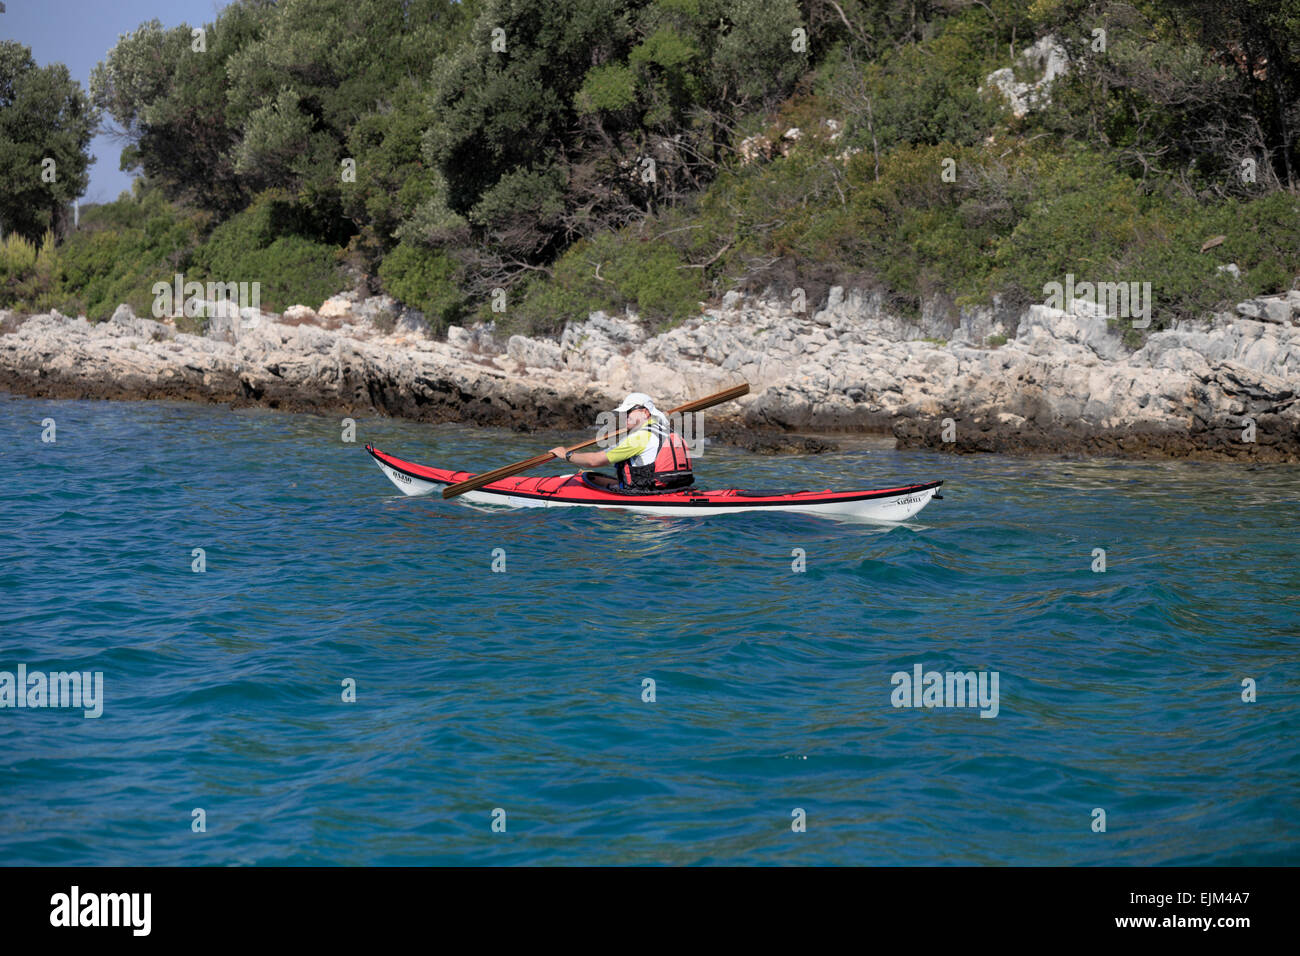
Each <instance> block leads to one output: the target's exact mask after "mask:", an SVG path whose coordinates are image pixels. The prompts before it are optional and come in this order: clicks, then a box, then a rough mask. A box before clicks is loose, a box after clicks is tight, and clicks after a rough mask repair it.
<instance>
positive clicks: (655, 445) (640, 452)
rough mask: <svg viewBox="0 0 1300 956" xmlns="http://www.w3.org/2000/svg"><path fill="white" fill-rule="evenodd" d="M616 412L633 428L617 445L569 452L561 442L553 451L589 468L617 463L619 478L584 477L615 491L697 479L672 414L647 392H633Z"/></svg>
mask: <svg viewBox="0 0 1300 956" xmlns="http://www.w3.org/2000/svg"><path fill="white" fill-rule="evenodd" d="M614 412H615V414H617V415H620V416H626V421H627V427H628V428H629V429H630V431H629V432H628V433H627V434H626V435H624V436H623V440H622V441H620V442H619V443H618V444H617V445H615V446H614V447H613V448H610V449H608V450H606V451H588V452H582V451H575V452H572V453H569V454H565V450H564V446H563V445H558V446H556V447H555V448H552V449H551V454H552V455H554V456H555V457H557V458H563V459H565V461H571V462H573V463H574V464H575V465H580V466H584V467H587V468H600V467H603V466H604V465H613V466H614V472H615V475H616V476H617V477H616V478H610V477H609V476H608V475H596V474H589V475H585V476H584V477H585V478H586V480H587V481H589V482H591V483H592V484H593V485H599V486H600V487H602V488H609V489H611V490H614V491H631V492H646V491H665V490H668V489H671V488H685V487H687V486H688V485H690V484H692V483H693V482H694V480H695V477H694V475H693V474H692V472H691V456H690V453H689V452H688V451H687V449H686V442H685V441H683V440H682V437H681V436H680V435H678V434H677V433H676V432H674V431H673V429H672V425H671V423H670V422H669V421H668V416H666V415H665V414H664V413H663V412H661V411H659V410H658V409H657V408H655V403H654V399H652V398H651V397H650V396H649V395H646V394H645V393H644V392H632V393H631V394H630V395H628V397H627V398H625V399H623V404H621V405H619V406H618V408H616V409H614Z"/></svg>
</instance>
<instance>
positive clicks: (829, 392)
mask: <svg viewBox="0 0 1300 956" xmlns="http://www.w3.org/2000/svg"><path fill="white" fill-rule="evenodd" d="M218 311H219V310H218ZM947 314H948V313H947V312H946V311H944V310H939V309H934V310H927V311H926V312H925V313H923V314H922V316H921V317H920V319H919V320H917V321H910V320H905V319H901V318H899V317H897V316H895V315H892V314H890V313H889V312H888V311H887V310H886V309H885V308H884V307H883V306H882V304H881V302H880V300H879V299H878V298H876V297H873V296H869V295H859V294H848V295H845V294H844V292H843V290H841V289H838V288H836V289H832V290H831V291H830V294H829V297H828V300H827V302H826V303H825V306H824V307H823V308H821V309H817V310H810V311H809V312H804V313H800V312H794V311H792V310H791V309H790V308H789V307H788V305H786V304H784V303H782V302H780V301H776V300H772V299H753V300H748V299H745V298H743V297H741V296H739V295H738V294H736V293H731V294H729V295H728V296H727V297H726V299H725V300H724V301H723V303H722V305H721V307H719V308H712V309H706V310H704V311H703V312H702V313H701V314H700V315H699V316H697V317H694V318H692V319H690V320H688V321H687V322H685V323H683V324H682V325H680V326H678V327H676V328H673V329H670V330H668V331H666V332H663V333H660V334H657V335H651V334H649V333H648V332H647V331H646V330H645V328H644V327H643V326H642V324H641V323H640V322H638V321H636V319H635V317H631V316H629V317H614V316H608V315H605V314H603V313H593V314H592V315H591V316H589V317H588V318H587V319H586V320H584V321H581V322H571V323H569V325H568V326H566V328H565V330H564V333H563V334H562V335H561V336H560V337H559V338H558V339H546V338H530V337H525V336H518V335H516V336H510V337H508V338H505V339H504V340H503V337H501V336H498V335H495V334H494V333H493V331H492V329H490V328H486V327H482V326H478V327H475V328H472V329H463V328H458V327H453V328H452V329H451V330H450V331H449V333H448V336H447V339H446V340H445V341H443V340H434V339H431V338H429V337H428V336H427V335H426V334H425V331H424V329H425V326H424V323H423V321H422V320H421V318H420V317H419V315H418V313H411V312H409V311H406V310H402V309H401V308H400V307H399V306H398V305H397V304H396V303H394V302H393V301H392V300H391V299H387V298H386V297H375V298H370V299H363V298H361V297H360V296H358V295H355V294H350V293H349V294H344V295H340V296H335V297H334V298H332V299H330V300H328V301H327V302H325V303H324V304H323V305H322V306H321V308H320V309H310V308H307V307H304V306H294V307H293V308H291V309H289V310H287V311H286V312H285V313H284V314H283V315H272V314H265V313H260V312H253V311H251V310H244V312H243V314H238V313H234V312H233V310H232V311H231V312H230V313H228V314H226V315H221V314H218V316H217V317H215V318H213V319H211V320H209V322H208V328H207V331H206V333H205V334H203V335H192V334H186V333H183V332H178V331H177V330H176V328H175V327H174V326H173V325H172V324H170V323H167V322H157V321H154V320H152V319H145V318H138V317H136V316H135V315H134V314H132V313H131V310H130V309H129V308H127V307H125V306H123V307H120V308H119V309H118V310H117V312H116V313H115V314H114V315H113V317H112V319H110V320H109V321H107V322H103V323H98V324H92V323H88V322H86V321H85V320H84V319H80V318H70V317H67V316H62V315H59V314H58V313H53V314H49V315H35V316H29V317H22V316H17V315H14V314H12V313H6V312H0V389H3V390H7V391H10V392H14V393H17V394H23V395H29V396H35V397H49V398H95V399H169V400H183V401H201V402H215V403H228V404H231V405H236V406H239V405H262V406H267V407H270V408H279V409H284V410H287V411H303V412H316V413H342V414H347V415H353V416H356V415H370V414H381V415H389V416H394V417H401V418H408V419H413V420H416V421H425V422H447V421H455V422H464V423H472V424H476V425H485V426H497V427H507V428H514V429H517V430H526V431H532V430H541V429H586V428H590V427H592V426H593V424H594V423H595V421H596V417H597V415H598V414H599V413H600V412H601V411H603V410H606V409H608V408H610V407H612V405H613V404H614V403H615V402H616V401H617V399H618V398H620V397H621V395H622V394H623V393H624V392H626V391H631V390H640V391H647V392H650V393H651V394H653V395H655V396H656V398H657V399H658V400H659V401H660V402H661V404H662V405H663V406H664V407H671V406H672V405H675V404H678V403H680V402H682V401H686V400H688V399H690V398H693V397H697V396H699V395H702V394H707V393H709V392H713V391H718V390H720V389H722V388H725V387H726V386H728V385H732V384H735V383H737V382H740V381H747V382H749V383H750V386H751V388H752V392H751V394H750V395H749V396H746V397H745V398H744V399H742V400H740V402H738V403H737V404H736V406H735V407H734V408H733V409H730V410H726V411H723V410H720V412H721V414H719V415H716V416H714V417H712V418H710V419H709V421H708V423H707V425H706V434H707V435H708V436H709V437H710V438H713V439H715V440H720V441H724V442H726V443H728V444H739V445H742V446H745V447H750V448H752V449H753V450H756V451H766V452H776V453H782V452H813V451H818V450H824V449H825V448H827V447H833V445H830V444H828V443H827V442H825V441H824V440H820V439H816V438H806V437H801V436H800V434H799V433H800V432H815V433H819V434H822V433H836V432H839V433H876V434H887V435H893V436H894V438H895V440H896V442H897V445H898V447H901V448H931V449H936V450H943V451H951V452H980V451H986V452H1000V453H1009V454H1018V455H1043V454H1047V455H1063V454H1064V455H1071V456H1121V457H1162V458H1196V459H1227V460H1251V461H1259V462H1300V292H1290V293H1286V294H1285V295H1281V296H1273V297H1267V298H1261V299H1254V300H1249V301H1247V302H1243V303H1241V304H1239V305H1238V306H1237V309H1236V313H1235V314H1234V313H1220V314H1218V315H1215V316H1212V317H1211V318H1210V319H1209V320H1207V321H1206V322H1203V323H1192V322H1183V323H1179V324H1178V325H1176V326H1175V327H1174V328H1172V329H1168V330H1165V331H1162V332H1157V333H1154V334H1152V335H1150V336H1149V337H1148V339H1147V340H1146V342H1145V344H1144V345H1143V347H1142V348H1141V349H1138V350H1136V351H1133V350H1131V349H1129V348H1128V347H1127V346H1125V345H1124V343H1123V341H1122V338H1121V331H1120V328H1118V327H1117V323H1116V322H1115V321H1114V320H1108V319H1107V318H1106V316H1105V315H1104V314H1101V313H1100V311H1099V310H1098V309H1097V308H1096V307H1095V306H1092V305H1091V304H1090V303H1088V302H1085V301H1084V300H1082V299H1077V300H1075V301H1074V302H1073V303H1071V307H1070V310H1069V311H1065V310H1061V309H1054V308H1050V307H1047V306H1042V305H1033V306H1029V307H1028V308H1027V309H1025V310H1023V311H1020V312H1014V311H1011V310H1005V309H971V310H962V312H961V313H960V319H959V320H957V321H953V320H951V319H948V318H946V315H947Z"/></svg>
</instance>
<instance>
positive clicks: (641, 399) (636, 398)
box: [614, 392, 656, 415]
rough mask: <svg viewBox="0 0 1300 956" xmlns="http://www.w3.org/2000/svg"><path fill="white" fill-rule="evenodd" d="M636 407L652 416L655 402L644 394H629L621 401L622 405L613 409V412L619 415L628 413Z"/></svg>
mask: <svg viewBox="0 0 1300 956" xmlns="http://www.w3.org/2000/svg"><path fill="white" fill-rule="evenodd" d="M638 405H640V406H641V407H642V408H644V409H645V410H646V411H647V412H649V413H650V414H652V415H653V414H654V413H655V411H656V409H655V400H654V399H653V398H651V397H650V396H649V395H647V394H646V393H645V392H629V393H628V396H627V398H625V399H623V404H622V405H620V406H618V408H616V409H614V411H616V412H619V413H623V412H630V411H631V410H632V409H634V408H636V407H637V406H638Z"/></svg>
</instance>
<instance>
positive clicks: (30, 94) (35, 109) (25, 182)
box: [0, 40, 98, 242]
mask: <svg viewBox="0 0 1300 956" xmlns="http://www.w3.org/2000/svg"><path fill="white" fill-rule="evenodd" d="M97 121H98V119H97V116H96V113H95V110H94V108H93V107H92V106H91V104H90V100H89V99H88V98H87V96H86V94H85V93H84V92H83V91H82V89H81V86H80V84H78V83H77V82H76V81H75V80H73V79H72V77H71V76H70V75H69V73H68V68H67V67H66V66H64V65H63V64H62V63H55V64H51V65H50V66H45V67H38V66H37V65H36V61H35V60H33V59H32V53H31V50H30V49H29V48H28V47H25V46H23V45H22V44H20V43H14V42H12V41H9V40H5V41H2V42H0V231H3V232H6V233H8V232H17V233H20V234H22V235H24V236H26V237H27V238H28V239H30V240H32V241H34V242H35V241H38V240H40V239H41V237H42V235H43V234H44V233H45V232H46V230H48V229H60V228H61V227H62V226H63V224H64V220H65V219H66V218H67V216H68V209H69V206H70V204H71V203H72V201H73V200H75V199H76V198H77V197H78V196H80V195H81V194H82V193H84V192H85V191H86V185H87V183H88V182H89V179H90V177H89V174H88V173H87V171H86V170H87V167H88V166H89V165H90V162H91V156H90V154H89V151H88V150H89V147H90V139H91V135H92V133H93V131H94V128H95V124H96V122H97Z"/></svg>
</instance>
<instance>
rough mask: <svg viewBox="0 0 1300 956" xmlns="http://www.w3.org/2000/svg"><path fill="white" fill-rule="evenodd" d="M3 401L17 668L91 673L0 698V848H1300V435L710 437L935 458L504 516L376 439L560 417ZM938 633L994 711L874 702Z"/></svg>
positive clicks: (847, 459)
mask: <svg viewBox="0 0 1300 956" xmlns="http://www.w3.org/2000/svg"><path fill="white" fill-rule="evenodd" d="M46 418H53V419H54V420H55V423H56V428H57V433H56V437H57V441H56V442H55V443H53V444H47V443H42V442H41V440H40V436H41V422H42V420H43V419H46ZM0 435H3V437H4V441H3V443H2V444H0V449H2V450H0V474H3V478H4V487H3V498H2V504H0V670H7V671H10V672H13V671H15V670H16V668H17V666H18V665H19V664H20V663H22V664H25V665H26V666H27V668H28V669H29V670H45V671H53V670H69V669H77V670H86V671H92V672H94V671H100V672H102V673H103V675H104V676H103V680H104V698H105V699H104V704H103V716H102V717H99V718H98V719H87V718H85V717H84V716H83V715H82V712H81V711H80V710H70V709H27V708H24V709H0V863H4V864H74V865H80V864H213V865H226V864H363V863H364V864H424V863H438V864H480V863H491V864H529V863H545V864H579V863H582V864H615V863H668V864H695V863H704V864H707V863H759V864H985V863H991V864H1062V863H1067V864H1248V863H1259V864H1263V863H1274V864H1277V863H1284V864H1295V863H1300V742H1298V741H1300V735H1298V734H1297V732H1296V727H1297V721H1298V719H1300V706H1298V701H1297V687H1298V686H1300V662H1298V659H1300V653H1298V651H1300V598H1298V597H1297V594H1298V593H1300V570H1298V569H1297V559H1298V558H1300V544H1298V543H1297V542H1298V540H1300V536H1298V535H1297V524H1298V523H1300V522H1298V521H1297V512H1298V510H1300V508H1298V505H1297V501H1298V500H1300V469H1297V468H1295V467H1287V466H1268V467H1251V466H1248V465H1222V464H1196V463H1139V462H1122V461H1059V462H1058V461H1023V460H1017V459H1009V458H1000V457H995V456H980V457H954V456H949V455H941V454H934V453H916V452H906V453H903V452H895V451H893V450H891V449H889V448H888V447H887V446H886V445H882V444H879V443H876V444H872V443H865V444H863V443H860V444H858V445H856V446H853V447H849V448H847V449H846V450H845V451H842V452H840V453H836V454H831V455H826V456H815V457H806V458H797V457H781V458H766V457H757V456H751V455H748V454H745V453H743V452H739V451H733V450H727V449H718V448H715V449H711V450H710V452H709V454H708V455H706V457H705V458H704V459H703V461H702V462H700V468H701V469H702V470H703V471H705V472H706V473H707V476H708V479H709V481H708V483H709V484H715V485H717V486H727V485H731V484H737V485H742V486H744V485H749V486H764V487H780V486H790V487H795V488H803V487H818V488H820V487H825V486H831V487H843V488H849V487H854V486H858V487H862V486H873V485H883V484H893V483H899V482H903V481H911V480H920V479H929V478H936V477H938V478H943V479H945V480H946V481H947V484H946V485H945V487H944V500H942V501H937V502H934V503H932V504H931V505H930V506H929V507H928V508H927V509H926V510H925V511H923V512H922V513H921V514H920V515H919V516H918V517H917V518H916V519H914V520H913V521H912V522H911V523H909V524H908V525H907V526H900V527H893V528H888V529H881V528H878V527H871V526H864V525H855V524H838V523H834V522H830V521H825V520H820V519H815V518H808V517H802V516H797V515H774V514H760V515H732V516H726V517H719V518H709V519H701V518H690V519H670V518H653V517H637V516H632V515H625V514H618V513H614V512H591V511H565V510H521V511H513V512H494V513H484V512H481V511H477V510H474V509H472V508H470V507H467V506H464V505H459V504H455V503H448V502H443V501H441V500H433V499H407V498H401V497H398V496H397V492H396V489H394V488H393V487H392V486H391V485H390V484H389V482H388V480H387V479H386V478H385V477H384V476H383V475H382V474H381V473H380V471H379V470H378V469H377V468H376V467H375V466H374V464H373V463H372V462H371V461H370V460H369V457H368V456H367V455H366V454H365V452H364V451H363V450H362V447H361V444H362V443H363V442H364V441H367V440H370V441H374V442H375V443H376V444H378V445H379V447H381V448H383V449H385V450H387V451H391V452H394V453H397V454H399V455H402V456H403V457H408V458H411V459H413V460H417V461H422V462H427V463H430V464H443V465H455V466H460V467H467V468H473V469H486V468H488V467H491V466H495V465H499V464H503V463H506V462H508V461H511V460H514V459H516V458H522V457H526V456H528V455H530V454H534V453H535V452H536V451H537V450H539V449H544V448H547V447H549V446H550V445H553V444H555V442H556V441H557V440H559V438H561V437H563V436H559V435H532V436H529V435H522V434H516V433H512V432H505V431H491V430H477V429H468V428H458V427H452V426H438V427H428V426H420V425H414V424H410V423H402V422H394V421H391V420H382V419H373V420H370V419H364V420H361V421H359V422H358V428H357V439H358V440H357V443H356V444H346V443H343V442H341V441H340V429H339V421H338V419H337V418H317V417H309V416H291V415H284V414H279V413H275V412H270V411H264V410H247V411H230V410H227V409H220V408H206V407H190V406H184V405H170V404H153V403H100V402H53V401H36V400H28V399H17V398H12V397H9V396H0ZM195 548H202V549H204V550H205V554H206V571H205V572H203V573H195V572H194V571H193V570H192V569H191V567H192V562H193V561H194V557H193V555H192V552H193V549H195ZM796 548H799V549H803V551H804V552H805V554H806V559H805V560H806V571H805V572H803V573H798V572H795V571H794V570H792V562H793V561H794V558H792V551H793V549H796ZM1094 548H1104V549H1105V551H1106V562H1107V570H1106V571H1105V572H1104V573H1094V572H1093V571H1092V570H1091V565H1092V563H1093V555H1092V552H1093V549H1094ZM494 549H503V551H504V559H505V563H506V570H505V572H504V573H494V572H493V571H492V570H491V567H492V563H493V552H494ZM917 663H920V664H922V665H923V667H924V669H925V670H927V671H928V670H937V671H949V670H954V671H956V670H960V671H968V670H975V671H987V672H992V671H996V672H998V674H999V711H998V714H997V716H996V717H993V718H981V717H980V716H979V712H978V710H976V709H971V708H947V709H945V708H924V707H917V708H897V707H894V706H892V705H891V693H892V692H893V690H894V687H893V684H892V683H891V676H892V675H893V674H894V673H895V672H897V671H907V672H909V673H910V672H911V670H912V667H913V665H914V664H917ZM349 678H350V679H352V680H355V682H356V701H355V702H352V703H345V702H344V701H343V700H342V694H343V684H342V682H343V681H345V680H346V679H349ZM646 678H650V679H653V680H654V681H655V682H656V687H655V696H656V699H655V701H654V702H652V703H651V702H645V701H643V700H642V687H643V684H642V681H643V680H644V679H646ZM1245 678H1252V679H1253V680H1254V681H1255V682H1256V685H1257V694H1258V700H1257V701H1256V702H1254V703H1248V702H1243V701H1242V681H1243V679H1245ZM196 808H201V809H202V810H203V811H204V814H205V821H206V831H204V832H194V830H193V828H192V821H193V820H194V817H193V811H194V810H195V809H196ZM495 808H501V809H502V810H504V811H505V832H493V830H492V822H493V810H494V809H495ZM796 808H801V809H802V810H804V811H805V813H806V820H807V829H806V832H794V831H793V830H792V826H791V824H792V819H793V817H792V813H793V811H794V810H795V809H796ZM1094 808H1100V809H1103V810H1104V811H1105V814H1106V830H1105V832H1094V831H1093V829H1092V827H1093V821H1094V814H1093V811H1094Z"/></svg>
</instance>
